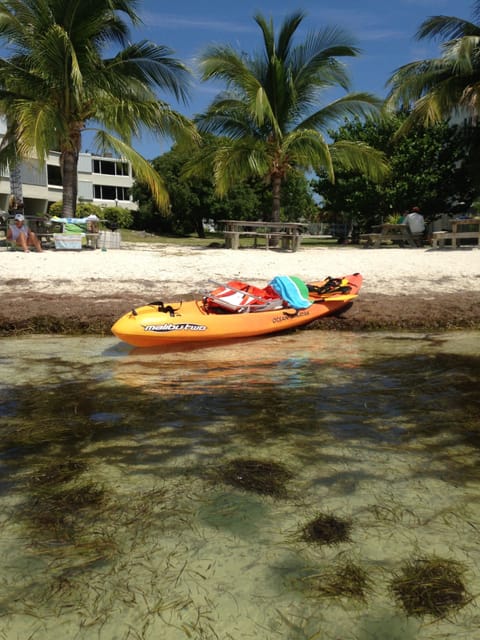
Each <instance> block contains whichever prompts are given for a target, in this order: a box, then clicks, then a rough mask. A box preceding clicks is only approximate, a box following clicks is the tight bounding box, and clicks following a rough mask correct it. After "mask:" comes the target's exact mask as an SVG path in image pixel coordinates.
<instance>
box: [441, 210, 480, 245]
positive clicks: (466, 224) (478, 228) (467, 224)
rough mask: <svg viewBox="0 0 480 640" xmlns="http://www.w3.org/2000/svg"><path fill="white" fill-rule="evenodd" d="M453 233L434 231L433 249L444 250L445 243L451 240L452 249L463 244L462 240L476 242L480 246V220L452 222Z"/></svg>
mask: <svg viewBox="0 0 480 640" xmlns="http://www.w3.org/2000/svg"><path fill="white" fill-rule="evenodd" d="M451 225H452V228H451V231H434V232H433V233H432V247H433V248H434V249H437V248H439V247H440V248H443V247H444V246H445V241H446V240H450V241H451V246H452V248H454V249H455V248H456V247H457V244H461V241H462V240H465V239H468V240H472V239H473V240H476V243H477V245H478V246H480V218H459V219H456V220H452V223H451Z"/></svg>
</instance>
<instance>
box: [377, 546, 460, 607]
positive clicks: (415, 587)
mask: <svg viewBox="0 0 480 640" xmlns="http://www.w3.org/2000/svg"><path fill="white" fill-rule="evenodd" d="M463 574H464V568H463V567H462V565H461V564H460V563H458V562H456V561H454V560H445V559H442V558H437V557H431V558H414V559H412V560H409V561H408V562H406V563H405V565H404V566H403V567H402V568H401V570H400V571H399V572H398V574H397V575H395V576H394V578H393V580H392V581H391V584H390V588H391V591H392V592H393V595H394V597H395V599H396V600H397V602H398V603H399V604H400V605H401V606H402V608H403V609H404V610H405V612H406V613H407V614H408V615H411V616H424V615H431V616H434V617H436V618H441V617H443V616H445V615H447V614H449V613H452V612H454V611H457V610H458V609H461V608H462V607H463V606H464V605H465V604H467V602H468V601H469V599H470V598H469V595H468V593H467V590H466V588H465V585H464V583H463Z"/></svg>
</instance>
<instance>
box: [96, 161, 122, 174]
mask: <svg viewBox="0 0 480 640" xmlns="http://www.w3.org/2000/svg"><path fill="white" fill-rule="evenodd" d="M93 173H100V174H102V175H104V176H128V163H126V162H121V161H120V160H94V161H93Z"/></svg>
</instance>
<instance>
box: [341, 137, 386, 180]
mask: <svg viewBox="0 0 480 640" xmlns="http://www.w3.org/2000/svg"><path fill="white" fill-rule="evenodd" d="M330 153H331V155H332V159H333V160H334V162H335V164H336V165H338V167H341V168H342V169H344V170H345V171H358V172H359V173H361V174H362V175H363V176H365V177H366V178H368V179H369V180H372V181H373V182H382V181H383V180H385V179H386V178H387V177H388V175H389V173H390V167H389V165H388V162H387V160H386V157H385V155H384V154H383V153H382V152H381V151H378V149H373V148H372V147H370V146H368V145H367V144H365V143H364V142H354V141H350V140H338V141H337V142H335V143H333V144H332V145H331V146H330Z"/></svg>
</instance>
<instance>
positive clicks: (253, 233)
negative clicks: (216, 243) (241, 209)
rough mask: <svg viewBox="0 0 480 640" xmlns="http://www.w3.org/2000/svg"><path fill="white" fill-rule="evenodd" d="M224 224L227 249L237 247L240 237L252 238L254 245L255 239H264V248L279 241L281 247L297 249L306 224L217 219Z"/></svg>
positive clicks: (238, 246)
mask: <svg viewBox="0 0 480 640" xmlns="http://www.w3.org/2000/svg"><path fill="white" fill-rule="evenodd" d="M219 223H221V224H222V225H223V226H224V231H223V235H224V238H225V247H226V248H227V249H239V248H240V238H241V237H250V238H253V242H254V247H257V241H258V240H259V239H260V238H262V239H264V240H265V249H269V248H270V247H271V246H273V245H276V244H277V242H278V241H279V242H280V246H281V248H282V249H289V250H291V251H298V249H299V248H300V244H301V242H302V231H303V230H305V228H306V225H305V224H304V223H302V222H266V221H264V220H219Z"/></svg>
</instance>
